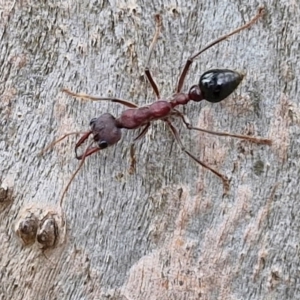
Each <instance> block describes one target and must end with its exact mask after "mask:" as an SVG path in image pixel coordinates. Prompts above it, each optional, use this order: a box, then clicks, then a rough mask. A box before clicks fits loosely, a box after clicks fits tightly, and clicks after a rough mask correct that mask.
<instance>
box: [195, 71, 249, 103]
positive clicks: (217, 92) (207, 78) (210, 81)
mask: <svg viewBox="0 0 300 300" xmlns="http://www.w3.org/2000/svg"><path fill="white" fill-rule="evenodd" d="M243 77H244V75H242V74H240V73H238V72H236V71H232V70H228V69H213V70H209V71H207V72H205V73H203V74H202V76H201V77H200V81H199V87H200V90H201V94H202V97H203V99H205V100H207V101H209V102H213V103H216V102H220V101H222V100H223V99H225V98H226V97H228V96H229V95H230V94H231V93H232V92H233V91H234V90H235V89H236V88H237V86H238V85H239V84H240V82H241V81H242V79H243Z"/></svg>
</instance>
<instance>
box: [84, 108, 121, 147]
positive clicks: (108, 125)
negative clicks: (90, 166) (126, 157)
mask: <svg viewBox="0 0 300 300" xmlns="http://www.w3.org/2000/svg"><path fill="white" fill-rule="evenodd" d="M90 126H91V130H92V133H93V136H94V141H95V142H96V143H97V145H98V146H99V148H100V149H105V148H107V147H109V146H111V145H114V144H116V143H117V142H118V141H119V140H120V139H121V129H120V128H119V127H118V126H117V122H116V119H115V117H114V116H112V115H111V114H109V113H105V114H103V115H101V116H100V117H99V118H94V119H92V120H91V122H90Z"/></svg>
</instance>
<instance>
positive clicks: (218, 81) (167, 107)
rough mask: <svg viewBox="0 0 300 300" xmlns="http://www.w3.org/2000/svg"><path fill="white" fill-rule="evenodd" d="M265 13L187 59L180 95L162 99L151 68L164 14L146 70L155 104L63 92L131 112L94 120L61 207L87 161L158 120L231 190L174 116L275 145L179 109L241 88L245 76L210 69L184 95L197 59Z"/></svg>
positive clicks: (178, 90) (212, 99)
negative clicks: (176, 124) (181, 132)
mask: <svg viewBox="0 0 300 300" xmlns="http://www.w3.org/2000/svg"><path fill="white" fill-rule="evenodd" d="M263 14H264V9H263V8H260V9H259V11H258V13H257V15H256V16H255V17H254V18H253V19H252V20H250V21H249V22H248V23H246V24H245V25H243V26H241V27H239V28H237V29H235V30H234V31H232V32H230V33H228V34H226V35H223V36H221V37H219V38H218V39H216V40H214V41H212V42H211V43H209V44H208V45H207V46H206V47H204V48H203V49H201V50H200V51H199V52H197V53H196V54H195V55H193V56H191V57H190V58H189V59H188V60H187V62H186V64H185V66H184V68H183V71H182V72H181V75H180V77H179V81H178V84H177V87H176V93H175V94H174V95H172V96H171V97H170V98H169V99H162V98H161V97H160V94H159V90H158V87H157V85H156V83H155V81H154V79H153V78H152V75H151V73H150V70H149V67H148V66H149V61H150V57H151V54H152V51H153V47H154V45H155V43H156V42H157V39H158V36H159V34H160V30H161V27H162V20H161V17H160V15H156V31H155V34H154V37H153V40H152V43H151V45H150V47H149V53H148V58H147V64H146V68H145V75H146V77H147V79H148V81H149V82H150V84H151V87H152V88H153V91H154V93H155V95H156V98H157V100H156V101H155V102H153V103H151V104H150V105H146V106H142V107H138V106H137V105H136V104H134V103H132V102H130V101H127V100H123V99H119V98H110V97H108V98H105V97H104V98H103V97H94V96H90V95H86V94H78V93H74V92H71V91H70V90H68V89H63V91H64V92H65V93H67V94H69V95H71V96H73V97H77V98H82V99H88V100H92V101H102V100H104V101H111V102H116V103H120V104H122V105H124V106H127V107H129V109H126V110H125V111H123V112H122V114H121V115H120V116H119V117H118V118H115V117H114V116H112V115H111V114H109V113H105V114H102V115H101V116H100V117H98V118H94V119H92V120H91V121H90V126H91V130H89V131H87V132H85V133H84V134H83V136H82V137H81V138H80V139H79V141H78V142H77V143H76V145H75V154H76V158H77V159H79V160H81V163H80V164H79V166H78V168H77V170H76V171H75V172H74V174H73V175H72V177H71V179H70V181H69V183H68V184H67V186H66V187H65V189H64V191H63V194H62V198H61V202H60V204H62V200H63V198H64V196H65V194H66V192H67V190H68V188H69V186H70V184H71V182H72V180H73V179H74V177H75V176H76V174H77V173H78V171H79V170H80V168H81V167H82V165H83V163H84V161H85V159H86V158H87V157H88V156H89V155H91V154H93V153H95V152H97V151H99V150H102V149H105V148H107V147H109V146H112V145H114V144H116V143H117V142H118V141H119V140H120V139H121V135H122V134H121V129H122V128H125V129H138V128H142V131H141V133H140V134H139V135H138V136H137V137H136V138H135V139H134V141H136V140H138V139H140V138H142V137H143V136H144V135H145V134H146V132H147V130H148V129H149V126H150V123H151V122H152V121H155V120H162V121H164V122H166V124H167V125H168V126H169V128H170V129H171V131H172V133H173V135H174V137H175V140H176V141H177V143H178V144H179V146H180V148H181V150H182V151H183V152H185V153H186V154H187V155H188V156H189V157H191V158H192V159H193V160H194V161H196V162H197V163H198V164H200V165H201V166H203V167H204V168H206V169H208V170H210V171H211V172H213V173H214V174H215V175H217V176H218V177H220V178H221V179H222V181H223V185H224V189H225V191H227V190H228V188H229V181H228V179H227V178H226V176H224V175H222V174H221V173H219V172H218V171H216V170H214V169H213V168H211V167H209V166H208V165H206V164H205V163H203V162H202V161H200V160H199V159H197V158H196V157H195V156H194V155H193V154H192V153H191V152H189V151H188V150H186V149H185V147H184V145H183V143H182V141H181V139H180V137H179V133H178V131H177V129H176V128H175V127H174V126H173V124H172V123H171V120H170V117H171V116H172V117H173V116H176V117H179V118H180V119H181V120H182V122H183V124H184V125H185V126H186V127H187V128H188V129H190V130H191V129H194V130H198V131H202V132H206V133H210V134H215V135H219V136H229V137H234V138H239V139H243V140H247V141H250V142H253V143H257V144H267V145H270V144H271V143H272V142H271V140H269V139H265V138H261V137H254V136H246V135H238V134H231V133H226V132H215V131H210V130H206V129H202V128H197V127H193V126H192V125H190V123H189V121H188V119H187V118H186V117H185V116H184V115H183V114H182V113H181V112H180V111H178V110H177V109H176V106H178V105H185V104H187V103H188V102H189V101H191V100H192V101H196V102H199V101H201V100H207V101H209V102H212V103H217V102H220V101H222V100H223V99H225V98H226V97H228V96H229V95H230V94H231V93H232V92H233V91H234V90H235V89H236V88H237V86H238V85H239V84H240V82H241V81H242V79H243V75H242V74H240V73H238V72H236V71H232V70H228V69H214V70H210V71H207V72H205V73H204V74H202V75H201V77H200V80H199V84H197V85H193V86H192V87H191V88H190V89H189V92H188V93H187V94H185V93H182V92H181V89H182V86H183V83H184V80H185V78H186V75H187V73H188V70H189V68H190V66H191V64H192V62H193V60H194V59H195V58H196V57H198V56H199V55H200V54H201V53H203V52H204V51H206V50H207V49H209V48H211V47H212V46H214V45H216V44H218V43H220V42H221V41H223V40H226V39H227V38H228V37H230V36H232V35H234V34H236V33H238V32H240V31H242V30H244V29H246V28H249V27H250V26H251V25H252V24H254V23H255V22H256V21H257V20H258V19H259V18H260V17H261V16H262V15H263ZM71 134H77V133H74V132H73V133H69V134H65V135H64V136H62V137H61V138H60V139H58V140H57V141H55V142H53V143H52V144H51V145H49V146H48V147H47V148H46V149H44V150H43V152H44V151H46V150H47V149H49V148H51V147H53V146H54V145H55V144H56V143H58V142H60V141H61V140H63V139H64V138H66V137H67V136H69V135H71ZM90 135H92V136H93V141H92V143H91V144H90V145H89V146H88V147H87V148H86V150H85V151H84V153H83V154H81V155H78V154H77V149H78V147H79V146H81V145H82V144H83V143H84V142H85V141H86V140H87V139H88V137H89V136H90ZM93 143H95V144H96V146H92V144H93Z"/></svg>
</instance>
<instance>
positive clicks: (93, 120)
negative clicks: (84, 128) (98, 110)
mask: <svg viewBox="0 0 300 300" xmlns="http://www.w3.org/2000/svg"><path fill="white" fill-rule="evenodd" d="M96 120H97V118H93V119H92V120H91V121H90V126H92V125H94V123H95V122H96Z"/></svg>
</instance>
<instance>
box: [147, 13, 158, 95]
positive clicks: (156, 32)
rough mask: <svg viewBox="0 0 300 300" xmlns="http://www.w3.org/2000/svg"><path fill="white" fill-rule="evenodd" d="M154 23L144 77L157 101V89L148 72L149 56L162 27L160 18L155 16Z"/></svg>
mask: <svg viewBox="0 0 300 300" xmlns="http://www.w3.org/2000/svg"><path fill="white" fill-rule="evenodd" d="M155 22H156V30H155V34H154V37H153V40H152V42H151V44H150V47H149V51H148V57H147V62H146V67H145V74H146V77H147V79H148V81H149V83H150V85H151V87H152V89H153V91H154V93H155V95H156V97H157V99H160V95H159V90H158V87H157V85H156V83H155V81H154V79H153V77H152V75H151V73H150V70H149V63H150V58H151V54H152V51H153V48H154V46H155V44H156V42H157V39H158V36H159V33H160V30H161V27H162V20H161V16H160V15H158V14H157V15H155Z"/></svg>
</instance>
